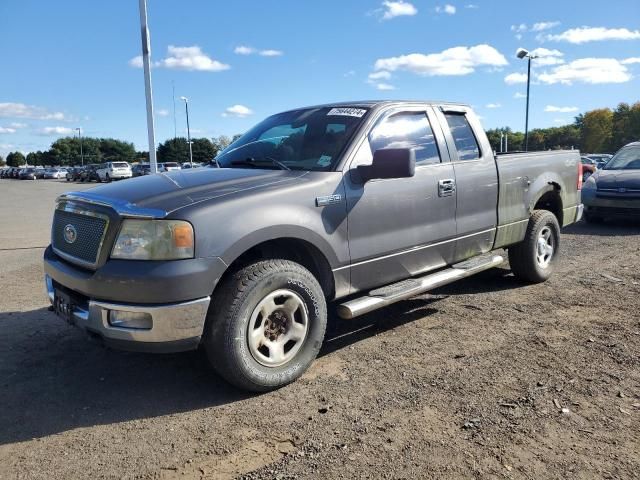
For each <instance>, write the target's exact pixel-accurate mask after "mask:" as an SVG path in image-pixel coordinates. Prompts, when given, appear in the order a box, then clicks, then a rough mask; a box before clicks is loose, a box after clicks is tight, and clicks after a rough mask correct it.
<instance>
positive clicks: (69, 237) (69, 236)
mask: <svg viewBox="0 0 640 480" xmlns="http://www.w3.org/2000/svg"><path fill="white" fill-rule="evenodd" d="M62 233H63V236H64V241H65V242H67V243H73V242H75V241H76V239H77V238H78V231H77V230H76V227H74V226H73V225H71V224H68V225H65V227H64V231H63V232H62Z"/></svg>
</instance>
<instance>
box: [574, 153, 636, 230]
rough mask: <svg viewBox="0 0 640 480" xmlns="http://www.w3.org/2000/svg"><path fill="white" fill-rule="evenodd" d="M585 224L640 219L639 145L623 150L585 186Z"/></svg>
mask: <svg viewBox="0 0 640 480" xmlns="http://www.w3.org/2000/svg"><path fill="white" fill-rule="evenodd" d="M582 200H583V202H584V205H585V220H586V221H587V222H601V221H602V220H605V219H608V218H616V217H619V218H628V217H635V218H640V142H634V143H630V144H628V145H626V146H624V147H622V148H621V149H620V150H619V151H618V152H617V153H616V154H615V155H614V156H613V158H612V159H611V160H609V162H607V164H606V165H605V166H604V168H602V169H600V170H598V171H596V172H595V173H594V174H593V175H592V176H591V177H589V179H588V180H587V181H586V182H585V183H584V186H583V189H582Z"/></svg>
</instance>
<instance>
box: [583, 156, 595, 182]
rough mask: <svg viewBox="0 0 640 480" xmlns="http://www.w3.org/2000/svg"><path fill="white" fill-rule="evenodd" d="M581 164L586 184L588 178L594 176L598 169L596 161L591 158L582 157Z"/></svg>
mask: <svg viewBox="0 0 640 480" xmlns="http://www.w3.org/2000/svg"><path fill="white" fill-rule="evenodd" d="M580 162H581V163H582V181H583V182H586V180H587V178H589V177H590V176H591V175H593V174H594V173H595V172H596V170H597V169H598V167H597V166H596V161H595V160H593V159H591V158H589V157H585V156H582V157H580Z"/></svg>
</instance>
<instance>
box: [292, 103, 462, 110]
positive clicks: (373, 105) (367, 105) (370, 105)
mask: <svg viewBox="0 0 640 480" xmlns="http://www.w3.org/2000/svg"><path fill="white" fill-rule="evenodd" d="M416 103H418V104H426V105H455V106H460V107H469V105H468V104H466V103H460V102H442V101H438V100H356V101H352V102H332V103H323V104H319V105H309V106H307V107H299V108H291V109H289V110H286V111H289V112H293V111H296V110H302V109H305V108H338V107H365V108H377V107H386V106H391V105H415V104H416Z"/></svg>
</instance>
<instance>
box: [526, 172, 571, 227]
mask: <svg viewBox="0 0 640 480" xmlns="http://www.w3.org/2000/svg"><path fill="white" fill-rule="evenodd" d="M563 208H564V207H563V203H562V194H561V187H560V184H559V183H557V182H553V181H552V182H548V183H547V185H545V186H544V187H543V188H542V189H541V190H540V191H539V192H538V195H537V196H536V198H535V200H534V201H532V202H531V204H530V208H529V213H530V214H532V213H533V211H534V210H548V211H549V212H551V213H553V214H554V215H555V217H556V219H557V220H558V223H559V224H560V225H562V224H563Z"/></svg>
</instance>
